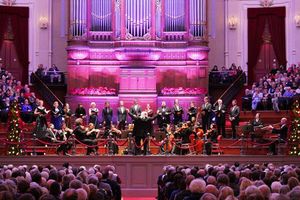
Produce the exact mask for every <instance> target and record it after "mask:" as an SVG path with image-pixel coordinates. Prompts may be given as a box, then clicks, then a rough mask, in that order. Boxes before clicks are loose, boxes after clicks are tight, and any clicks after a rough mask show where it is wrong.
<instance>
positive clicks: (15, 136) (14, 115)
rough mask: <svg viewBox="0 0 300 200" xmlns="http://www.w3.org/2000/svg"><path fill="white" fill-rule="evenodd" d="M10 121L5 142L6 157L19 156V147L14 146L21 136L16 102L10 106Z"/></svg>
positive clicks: (17, 145)
mask: <svg viewBox="0 0 300 200" xmlns="http://www.w3.org/2000/svg"><path fill="white" fill-rule="evenodd" d="M9 112H10V119H9V127H8V135H7V140H8V141H9V145H8V149H7V154H8V155H20V153H21V150H20V145H19V144H15V143H18V142H20V134H21V127H20V125H21V120H20V112H19V108H18V102H17V101H16V100H15V101H13V102H12V104H11V106H10V110H9Z"/></svg>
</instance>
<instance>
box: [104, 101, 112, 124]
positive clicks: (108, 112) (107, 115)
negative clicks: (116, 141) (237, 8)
mask: <svg viewBox="0 0 300 200" xmlns="http://www.w3.org/2000/svg"><path fill="white" fill-rule="evenodd" d="M112 118H113V110H112V109H111V108H110V104H109V102H108V101H106V102H105V107H104V108H103V110H102V120H103V123H104V126H105V129H110V128H111V123H112Z"/></svg>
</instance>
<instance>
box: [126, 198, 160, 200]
mask: <svg viewBox="0 0 300 200" xmlns="http://www.w3.org/2000/svg"><path fill="white" fill-rule="evenodd" d="M123 200H156V199H155V198H154V197H153V198H149V197H147V198H145V197H124V198H123Z"/></svg>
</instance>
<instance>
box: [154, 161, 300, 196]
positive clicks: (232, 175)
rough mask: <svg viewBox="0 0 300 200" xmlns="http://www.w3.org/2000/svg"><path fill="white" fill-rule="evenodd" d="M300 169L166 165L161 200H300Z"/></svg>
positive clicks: (259, 166) (237, 165) (261, 166)
mask: <svg viewBox="0 0 300 200" xmlns="http://www.w3.org/2000/svg"><path fill="white" fill-rule="evenodd" d="M299 174H300V168H299V167H296V166H295V165H284V166H279V167H276V166H275V165H273V164H272V163H268V164H263V165H259V164H247V165H240V164H239V163H235V164H234V165H231V166H230V165H228V164H224V165H222V164H219V165H216V166H212V165H209V164H207V165H205V166H204V167H187V166H177V167H174V166H171V165H169V166H165V167H164V172H163V174H162V175H160V176H159V177H158V181H157V184H158V197H157V199H158V200H165V199H168V200H179V199H184V200H194V199H197V200H198V199H200V200H205V199H213V200H214V199H215V200H217V199H220V200H225V199H240V200H246V199H261V200H263V199H265V200H267V199H278V200H279V199H287V200H288V199H300V184H299V178H298V177H299Z"/></svg>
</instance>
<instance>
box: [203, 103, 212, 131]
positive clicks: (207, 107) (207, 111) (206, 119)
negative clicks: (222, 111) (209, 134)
mask: <svg viewBox="0 0 300 200" xmlns="http://www.w3.org/2000/svg"><path fill="white" fill-rule="evenodd" d="M211 110H212V106H211V103H210V102H209V97H204V103H203V104H202V106H201V119H202V128H203V131H204V133H206V131H207V130H208V129H210V121H211Z"/></svg>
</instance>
